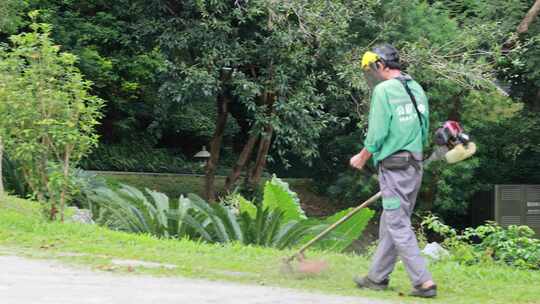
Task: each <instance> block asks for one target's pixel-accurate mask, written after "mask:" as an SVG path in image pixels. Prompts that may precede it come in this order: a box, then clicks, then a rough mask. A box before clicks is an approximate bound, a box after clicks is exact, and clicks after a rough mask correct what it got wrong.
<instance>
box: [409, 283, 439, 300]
mask: <svg viewBox="0 0 540 304" xmlns="http://www.w3.org/2000/svg"><path fill="white" fill-rule="evenodd" d="M409 296H412V297H420V298H434V297H436V296H437V285H435V284H433V285H431V286H429V287H427V288H424V287H422V285H418V286H415V287H414V290H413V291H412V292H411V293H410V294H409Z"/></svg>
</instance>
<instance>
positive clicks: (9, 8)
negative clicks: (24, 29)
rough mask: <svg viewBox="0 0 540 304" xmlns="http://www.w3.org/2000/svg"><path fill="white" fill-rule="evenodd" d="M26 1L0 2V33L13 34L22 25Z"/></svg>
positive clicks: (7, 0) (11, 0) (8, 0)
mask: <svg viewBox="0 0 540 304" xmlns="http://www.w3.org/2000/svg"><path fill="white" fill-rule="evenodd" d="M27 5H28V3H27V1H26V0H2V2H0V33H2V32H4V33H13V32H15V31H16V30H17V29H18V28H19V27H20V26H21V25H22V24H23V18H22V15H23V10H24V9H25V8H26V6H27Z"/></svg>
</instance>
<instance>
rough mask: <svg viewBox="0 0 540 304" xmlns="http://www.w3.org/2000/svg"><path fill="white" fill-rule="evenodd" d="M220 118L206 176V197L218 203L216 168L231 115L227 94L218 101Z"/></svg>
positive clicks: (211, 144) (211, 145) (221, 95)
mask: <svg viewBox="0 0 540 304" xmlns="http://www.w3.org/2000/svg"><path fill="white" fill-rule="evenodd" d="M216 103H217V110H218V117H217V121H216V130H215V131H214V136H213V137H212V141H211V142H210V159H209V160H208V163H207V164H206V176H205V197H206V199H207V200H208V202H215V201H216V191H215V187H214V180H215V174H216V167H217V164H218V162H219V152H220V150H221V142H222V140H223V133H224V132H225V125H226V124H227V117H228V115H229V109H228V107H229V97H228V96H226V95H225V92H222V93H220V94H219V95H218V96H217V99H216Z"/></svg>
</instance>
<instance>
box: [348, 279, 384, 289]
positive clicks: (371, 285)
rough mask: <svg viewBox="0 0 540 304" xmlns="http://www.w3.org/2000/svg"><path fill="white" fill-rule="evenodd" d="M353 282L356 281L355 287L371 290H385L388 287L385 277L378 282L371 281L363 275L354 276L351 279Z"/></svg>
mask: <svg viewBox="0 0 540 304" xmlns="http://www.w3.org/2000/svg"><path fill="white" fill-rule="evenodd" d="M353 281H354V283H356V287H358V288H367V289H372V290H385V289H387V288H388V283H389V280H388V279H386V280H384V281H382V282H380V283H377V282H374V281H372V280H371V279H370V278H368V276H364V277H358V276H357V277H354V279H353Z"/></svg>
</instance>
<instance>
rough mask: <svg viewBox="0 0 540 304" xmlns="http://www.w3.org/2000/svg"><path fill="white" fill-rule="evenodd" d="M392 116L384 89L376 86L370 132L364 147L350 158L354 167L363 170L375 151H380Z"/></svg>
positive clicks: (371, 109) (369, 125)
mask: <svg viewBox="0 0 540 304" xmlns="http://www.w3.org/2000/svg"><path fill="white" fill-rule="evenodd" d="M390 118H391V113H390V110H389V109H388V103H387V101H386V94H384V91H383V90H380V89H379V90H377V88H375V90H374V92H373V96H372V98H371V105H370V110H369V119H368V133H367V136H366V140H365V141H364V149H362V151H360V153H359V154H356V155H355V156H353V157H352V158H351V160H350V164H351V166H352V167H354V168H357V169H359V170H362V168H364V166H365V164H366V162H367V161H368V160H369V159H370V158H371V155H372V154H373V153H376V152H378V151H379V150H380V149H381V147H382V144H383V143H384V140H385V139H386V136H387V135H388V132H389V126H390V124H389V122H390Z"/></svg>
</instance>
